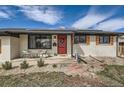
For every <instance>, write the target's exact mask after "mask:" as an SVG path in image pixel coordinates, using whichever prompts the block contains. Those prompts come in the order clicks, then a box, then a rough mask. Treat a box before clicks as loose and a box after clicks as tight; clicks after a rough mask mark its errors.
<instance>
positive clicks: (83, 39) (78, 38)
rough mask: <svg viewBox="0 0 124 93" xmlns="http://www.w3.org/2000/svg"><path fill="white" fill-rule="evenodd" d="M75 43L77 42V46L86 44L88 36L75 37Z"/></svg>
mask: <svg viewBox="0 0 124 93" xmlns="http://www.w3.org/2000/svg"><path fill="white" fill-rule="evenodd" d="M74 42H75V44H77V43H86V35H75V37H74Z"/></svg>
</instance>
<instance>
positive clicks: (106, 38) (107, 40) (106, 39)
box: [99, 36, 110, 44]
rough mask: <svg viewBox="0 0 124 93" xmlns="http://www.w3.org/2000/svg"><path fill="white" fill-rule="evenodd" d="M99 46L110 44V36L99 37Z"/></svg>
mask: <svg viewBox="0 0 124 93" xmlns="http://www.w3.org/2000/svg"><path fill="white" fill-rule="evenodd" d="M99 38H100V39H99V42H100V44H109V43H110V36H100V37H99Z"/></svg>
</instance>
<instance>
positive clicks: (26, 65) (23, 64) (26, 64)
mask: <svg viewBox="0 0 124 93" xmlns="http://www.w3.org/2000/svg"><path fill="white" fill-rule="evenodd" d="M20 67H21V69H27V68H28V67H29V64H28V63H27V61H23V63H21V64H20Z"/></svg>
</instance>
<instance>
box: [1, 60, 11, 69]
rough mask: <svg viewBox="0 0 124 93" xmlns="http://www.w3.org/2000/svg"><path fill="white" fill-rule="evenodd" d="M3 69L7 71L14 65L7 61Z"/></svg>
mask: <svg viewBox="0 0 124 93" xmlns="http://www.w3.org/2000/svg"><path fill="white" fill-rule="evenodd" d="M2 68H3V69H5V70H9V69H12V63H10V62H9V61H6V62H5V63H3V64H2Z"/></svg>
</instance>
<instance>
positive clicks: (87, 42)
mask: <svg viewBox="0 0 124 93" xmlns="http://www.w3.org/2000/svg"><path fill="white" fill-rule="evenodd" d="M86 44H87V45H89V44H90V35H86Z"/></svg>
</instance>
